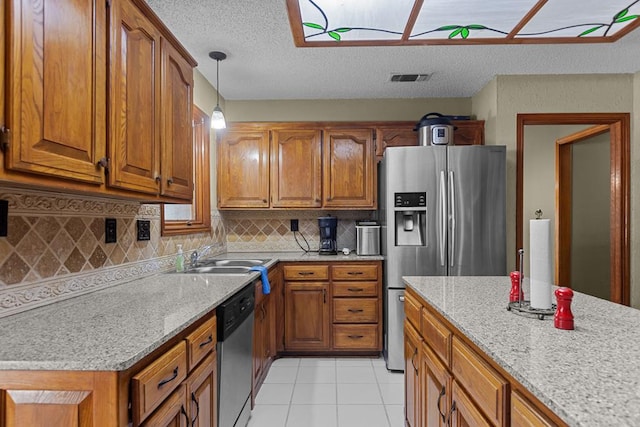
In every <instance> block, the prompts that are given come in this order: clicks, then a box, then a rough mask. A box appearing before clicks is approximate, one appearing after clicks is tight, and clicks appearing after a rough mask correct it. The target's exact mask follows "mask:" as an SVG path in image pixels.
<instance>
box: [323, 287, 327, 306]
mask: <svg viewBox="0 0 640 427" xmlns="http://www.w3.org/2000/svg"><path fill="white" fill-rule="evenodd" d="M322 300H323V302H324V303H325V304H326V303H327V290H326V289H323V290H322Z"/></svg>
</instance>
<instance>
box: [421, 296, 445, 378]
mask: <svg viewBox="0 0 640 427" xmlns="http://www.w3.org/2000/svg"><path fill="white" fill-rule="evenodd" d="M451 336H452V334H451V331H450V330H449V329H448V328H447V327H446V326H444V325H443V324H442V322H440V321H439V320H438V319H437V318H436V317H435V316H434V315H433V314H431V313H430V312H429V311H428V310H427V309H426V308H424V307H423V308H422V338H424V340H425V341H426V342H428V343H429V345H430V346H431V348H432V349H433V351H435V353H436V354H437V355H438V356H439V357H440V359H442V361H443V362H444V363H445V365H447V367H448V366H450V362H451V360H450V358H449V355H450V354H451V353H450V351H451Z"/></svg>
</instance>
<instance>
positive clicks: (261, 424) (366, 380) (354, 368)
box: [248, 358, 404, 427]
mask: <svg viewBox="0 0 640 427" xmlns="http://www.w3.org/2000/svg"><path fill="white" fill-rule="evenodd" d="M403 404H404V375H403V374H402V373H391V372H389V371H387V369H386V368H385V365H384V359H381V358H380V359H375V358H373V359H372V358H344V359H342V358H337V359H334V358H301V359H299V358H284V359H278V360H276V361H275V362H274V363H273V365H272V366H271V369H270V370H269V374H268V375H267V378H266V380H265V382H264V384H263V385H262V388H261V389H260V392H259V393H258V396H257V398H256V406H255V408H254V409H253V411H252V412H251V420H250V421H249V426H248V427H403V426H404V410H403Z"/></svg>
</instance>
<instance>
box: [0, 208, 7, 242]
mask: <svg viewBox="0 0 640 427" xmlns="http://www.w3.org/2000/svg"><path fill="white" fill-rule="evenodd" d="M8 228H9V201H8V200H0V237H7V231H8Z"/></svg>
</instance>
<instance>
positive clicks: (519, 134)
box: [515, 113, 631, 305]
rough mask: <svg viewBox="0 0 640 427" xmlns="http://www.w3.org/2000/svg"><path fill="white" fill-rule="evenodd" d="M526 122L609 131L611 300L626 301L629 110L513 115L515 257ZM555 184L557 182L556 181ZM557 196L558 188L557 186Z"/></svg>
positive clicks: (520, 235) (519, 244)
mask: <svg viewBox="0 0 640 427" xmlns="http://www.w3.org/2000/svg"><path fill="white" fill-rule="evenodd" d="M525 125H603V126H606V127H607V128H608V130H609V132H611V146H610V157H611V160H610V165H611V166H610V170H611V172H610V173H611V175H610V176H611V207H610V209H611V215H610V221H611V223H610V227H611V249H610V257H611V259H610V261H611V273H610V276H611V280H610V286H611V301H613V302H616V303H620V304H624V305H629V304H630V285H629V272H630V260H629V253H630V249H629V242H630V237H631V236H630V225H629V220H630V204H629V201H630V145H631V115H630V113H519V114H517V117H516V247H515V250H516V258H515V259H516V260H517V259H518V257H517V251H518V249H519V248H521V247H522V242H523V223H524V218H523V216H522V215H523V201H524V194H523V188H524V127H525ZM556 184H557V183H556ZM556 197H557V190H556Z"/></svg>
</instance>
